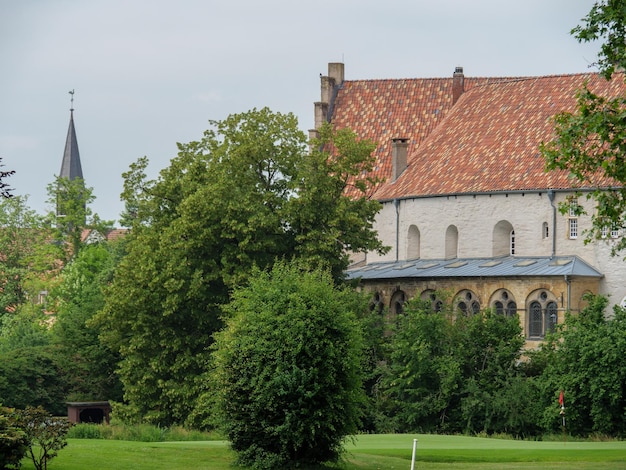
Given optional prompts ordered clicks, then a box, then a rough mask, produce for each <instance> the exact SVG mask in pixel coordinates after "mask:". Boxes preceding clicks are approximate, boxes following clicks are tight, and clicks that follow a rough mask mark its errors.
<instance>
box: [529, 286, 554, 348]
mask: <svg viewBox="0 0 626 470" xmlns="http://www.w3.org/2000/svg"><path fill="white" fill-rule="evenodd" d="M527 305H528V311H527V318H528V320H527V328H528V330H527V333H528V335H527V336H528V337H529V338H536V339H540V338H543V337H544V336H545V335H546V334H547V333H549V332H552V331H554V330H555V329H556V325H557V324H558V321H559V306H558V303H557V300H556V297H555V296H554V294H553V293H552V292H550V291H548V290H547V289H539V290H537V291H535V292H533V293H531V295H530V296H529V297H528V301H527Z"/></svg>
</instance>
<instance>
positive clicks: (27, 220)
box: [0, 196, 61, 317]
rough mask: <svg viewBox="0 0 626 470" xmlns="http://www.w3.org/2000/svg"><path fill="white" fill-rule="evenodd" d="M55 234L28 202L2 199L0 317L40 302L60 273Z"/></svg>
mask: <svg viewBox="0 0 626 470" xmlns="http://www.w3.org/2000/svg"><path fill="white" fill-rule="evenodd" d="M50 238H51V230H50V229H49V227H48V226H47V225H46V221H45V219H44V218H43V217H41V216H39V215H38V214H37V213H36V212H35V211H33V210H32V209H30V207H29V206H28V198H26V197H21V196H15V197H12V198H8V199H6V198H4V199H0V252H1V253H2V254H3V256H2V258H1V259H0V284H1V287H2V289H0V317H2V316H3V315H5V314H6V313H14V312H16V310H17V309H18V308H19V306H20V305H22V304H23V303H24V302H25V301H26V299H27V298H29V297H30V298H33V299H36V298H37V297H38V294H39V291H40V290H43V289H42V286H43V284H45V281H46V280H47V279H48V278H49V277H50V276H51V275H53V273H55V272H56V270H57V268H58V263H57V260H58V259H59V257H60V255H61V252H60V250H58V248H57V247H56V246H55V245H53V244H51V243H50Z"/></svg>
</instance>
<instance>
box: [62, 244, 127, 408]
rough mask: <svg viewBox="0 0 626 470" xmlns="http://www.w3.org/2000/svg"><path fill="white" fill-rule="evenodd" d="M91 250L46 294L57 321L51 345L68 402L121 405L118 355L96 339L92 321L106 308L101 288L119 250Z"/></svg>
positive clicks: (97, 246) (93, 246)
mask: <svg viewBox="0 0 626 470" xmlns="http://www.w3.org/2000/svg"><path fill="white" fill-rule="evenodd" d="M120 243H123V242H120V241H118V242H106V243H98V244H90V245H87V246H86V247H84V248H83V249H81V250H80V252H79V253H78V255H77V256H76V257H74V258H73V259H72V261H71V262H70V263H69V264H68V265H67V266H65V267H64V268H63V271H62V272H61V274H60V282H59V284H58V285H57V286H56V287H55V288H54V289H53V291H52V292H51V293H50V297H51V299H50V302H53V303H54V308H55V313H56V315H55V321H54V323H53V325H52V338H51V341H52V343H53V344H55V345H56V347H57V351H58V359H59V363H60V364H61V366H62V367H63V369H64V374H65V376H66V378H67V381H68V396H67V399H68V400H71V401H90V400H92V401H93V400H114V401H120V400H121V399H122V392H121V384H120V382H119V378H118V377H117V374H116V372H115V370H116V368H117V362H118V361H119V357H118V355H117V354H116V353H115V352H114V351H111V350H110V349H109V348H108V347H107V346H106V345H104V344H102V342H101V341H100V339H99V335H100V332H99V330H98V329H97V328H96V327H94V326H93V325H92V324H91V319H92V317H93V316H94V315H95V314H96V312H98V311H99V310H100V309H101V308H102V306H103V304H104V293H103V289H104V287H105V286H106V285H107V284H108V283H109V282H110V280H111V279H112V271H113V269H114V267H115V264H116V263H117V262H118V261H119V256H121V249H120V246H119V244H120Z"/></svg>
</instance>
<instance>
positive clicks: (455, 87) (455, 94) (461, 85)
mask: <svg viewBox="0 0 626 470" xmlns="http://www.w3.org/2000/svg"><path fill="white" fill-rule="evenodd" d="M464 91H465V75H463V67H456V68H455V69H454V75H452V104H455V103H456V102H457V101H458V100H459V98H460V97H461V95H462V94H463V92H464Z"/></svg>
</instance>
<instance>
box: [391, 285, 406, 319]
mask: <svg viewBox="0 0 626 470" xmlns="http://www.w3.org/2000/svg"><path fill="white" fill-rule="evenodd" d="M404 302H406V295H405V294H404V292H403V291H401V290H398V291H396V292H395V293H394V294H393V295H392V296H391V303H390V305H389V312H390V313H391V314H392V315H393V316H397V315H402V314H403V313H404Z"/></svg>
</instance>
